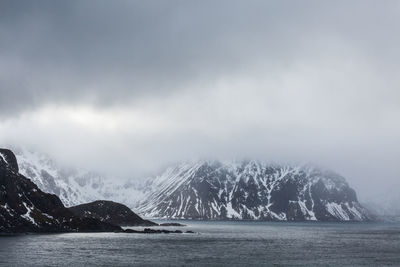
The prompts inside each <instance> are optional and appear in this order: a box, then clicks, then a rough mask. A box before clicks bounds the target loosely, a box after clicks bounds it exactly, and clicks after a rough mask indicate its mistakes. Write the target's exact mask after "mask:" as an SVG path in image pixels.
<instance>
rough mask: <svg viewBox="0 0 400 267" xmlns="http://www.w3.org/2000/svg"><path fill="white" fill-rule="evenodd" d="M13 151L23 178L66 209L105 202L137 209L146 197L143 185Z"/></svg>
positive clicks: (28, 153) (21, 151) (47, 158)
mask: <svg viewBox="0 0 400 267" xmlns="http://www.w3.org/2000/svg"><path fill="white" fill-rule="evenodd" d="M13 150H14V151H15V154H16V157H17V160H18V162H19V168H20V172H21V174H23V175H25V176H26V177H29V179H31V180H32V181H33V182H34V183H35V184H36V185H37V186H38V187H39V188H40V189H41V190H43V191H44V192H47V193H51V194H55V195H57V196H58V197H59V198H60V199H61V201H62V202H63V204H64V205H65V206H67V207H71V206H75V205H79V204H83V203H88V202H92V201H95V200H98V199H105V200H113V201H117V202H120V203H124V204H126V205H128V206H129V207H130V208H134V207H135V206H136V204H137V202H138V200H139V199H141V198H142V197H143V196H144V189H143V188H142V187H143V186H141V185H140V184H137V183H133V182H131V181H122V180H121V179H113V178H111V177H106V176H104V175H100V174H98V173H96V172H93V171H86V170H76V169H75V168H71V167H65V166H62V165H61V164H59V163H57V162H56V161H55V160H53V159H52V158H51V157H50V156H48V155H46V154H44V153H41V152H38V151H32V150H28V149H25V148H15V149H13Z"/></svg>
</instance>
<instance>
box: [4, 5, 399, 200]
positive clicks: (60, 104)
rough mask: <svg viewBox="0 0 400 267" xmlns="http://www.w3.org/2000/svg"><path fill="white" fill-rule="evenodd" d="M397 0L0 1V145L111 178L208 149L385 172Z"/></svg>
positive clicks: (375, 183)
mask: <svg viewBox="0 0 400 267" xmlns="http://www.w3.org/2000/svg"><path fill="white" fill-rule="evenodd" d="M399 47H400V2H399V1H390V0H387V1H368V0H365V1H356V0H350V1H348V0H346V1H285V0H284V1H267V0H263V1H255V0H249V1H235V0H231V1H225V0H221V1H208V0H205V1H192V0H182V1H175V0H171V1H161V0H159V1H153V0H149V1H122V0H117V1H105V0H104V1H103V0H99V1H89V0H82V1H74V0H72V1H57V0H56V1H43V0H39V1H7V0H5V1H1V2H0V144H1V146H10V145H19V146H28V147H32V148H35V149H37V150H40V151H43V152H46V153H48V154H50V155H52V156H53V157H55V158H56V159H57V160H59V161H61V162H65V163H67V164H71V165H73V166H77V167H85V168H91V169H95V170H98V171H101V172H106V173H109V174H111V175H112V176H113V177H132V178H133V179H136V178H137V177H144V176H146V175H150V174H151V173H156V172H158V171H160V170H162V169H163V168H165V167H166V166H168V165H169V164H172V163H175V162H179V161H184V160H188V159H190V160H193V159H194V160H195V159H199V158H202V159H204V158H210V159H242V158H248V159H258V160H266V161H275V162H293V163H300V162H305V163H309V162H311V163H315V164H317V165H320V166H324V167H326V168H329V169H332V170H334V171H336V172H338V173H340V174H342V175H343V176H344V177H346V179H347V180H348V182H349V183H350V185H351V186H352V187H353V188H355V189H356V190H357V192H358V194H359V196H361V197H362V198H363V199H368V198H369V197H372V196H376V195H379V194H380V195H386V194H392V195H398V190H397V188H399V186H400V177H399V169H400V164H399V159H400V123H399V119H400V88H399V87H400V75H399V74H400V73H399V71H400V63H399V62H400V50H399Z"/></svg>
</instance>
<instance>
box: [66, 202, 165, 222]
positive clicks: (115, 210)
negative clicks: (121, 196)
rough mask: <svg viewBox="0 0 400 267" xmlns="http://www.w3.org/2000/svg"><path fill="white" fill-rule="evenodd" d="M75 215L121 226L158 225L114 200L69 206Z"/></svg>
mask: <svg viewBox="0 0 400 267" xmlns="http://www.w3.org/2000/svg"><path fill="white" fill-rule="evenodd" d="M69 210H70V211H72V212H73V213H74V214H75V215H77V216H79V217H83V218H95V219H98V220H100V221H102V222H108V223H111V224H115V225H119V226H156V225H158V224H157V223H154V222H152V221H148V220H144V219H142V218H141V217H139V216H138V215H137V214H135V213H134V212H133V211H132V210H131V209H129V208H128V207H127V206H125V205H123V204H120V203H116V202H113V201H106V200H97V201H94V202H91V203H87V204H82V205H78V206H74V207H71V208H69Z"/></svg>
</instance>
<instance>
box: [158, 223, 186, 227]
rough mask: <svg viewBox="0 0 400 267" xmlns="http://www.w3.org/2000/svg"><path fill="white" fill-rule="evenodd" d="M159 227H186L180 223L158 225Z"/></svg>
mask: <svg viewBox="0 0 400 267" xmlns="http://www.w3.org/2000/svg"><path fill="white" fill-rule="evenodd" d="M159 226H179V227H181V226H186V225H185V224H181V223H160V224H159Z"/></svg>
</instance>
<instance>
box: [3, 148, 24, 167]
mask: <svg viewBox="0 0 400 267" xmlns="http://www.w3.org/2000/svg"><path fill="white" fill-rule="evenodd" d="M0 160H2V161H3V162H4V163H5V164H7V166H8V167H10V168H11V169H12V170H13V171H15V172H19V168H18V162H17V158H16V157H15V155H14V153H13V152H12V151H11V150H9V149H4V148H0Z"/></svg>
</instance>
